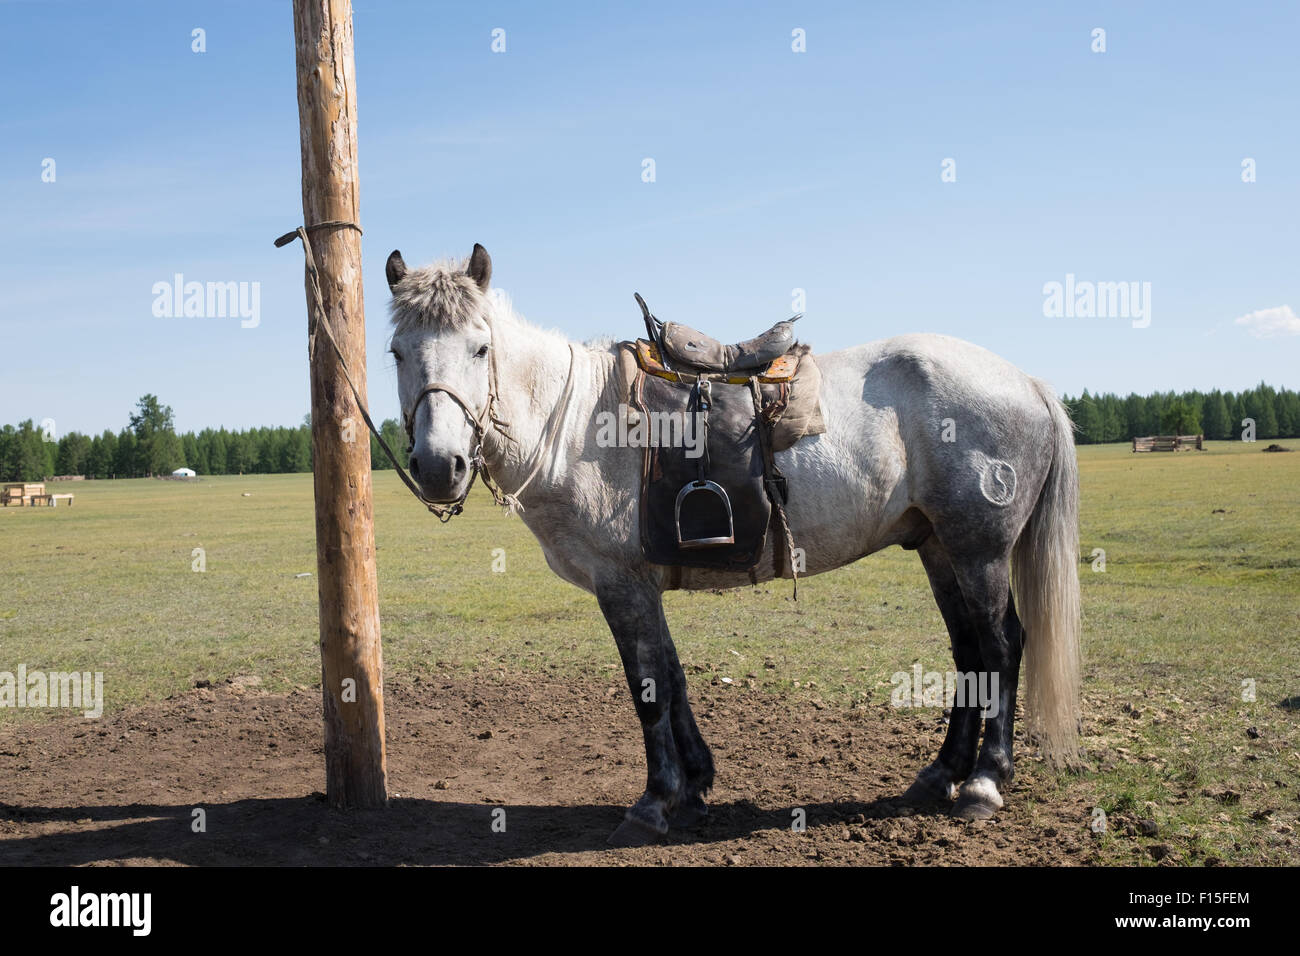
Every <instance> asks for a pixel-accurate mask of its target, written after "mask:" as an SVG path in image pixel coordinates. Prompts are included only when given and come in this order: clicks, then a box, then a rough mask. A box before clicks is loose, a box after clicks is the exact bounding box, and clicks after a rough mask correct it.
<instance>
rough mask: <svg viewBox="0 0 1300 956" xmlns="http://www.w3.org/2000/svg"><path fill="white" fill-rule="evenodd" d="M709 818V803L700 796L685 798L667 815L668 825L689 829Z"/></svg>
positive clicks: (679, 828)
mask: <svg viewBox="0 0 1300 956" xmlns="http://www.w3.org/2000/svg"><path fill="white" fill-rule="evenodd" d="M708 819H709V805H708V804H707V803H705V802H704V800H703V799H701V798H700V797H693V798H691V799H689V800H686V801H684V802H683V803H682V805H681V806H679V807H678V808H677V809H676V810H674V811H673V812H672V814H671V815H669V817H668V825H669V826H670V827H675V828H676V829H678V830H690V829H692V828H693V827H698V826H700V825H701V824H703V823H704V822H705V821H706V820H708Z"/></svg>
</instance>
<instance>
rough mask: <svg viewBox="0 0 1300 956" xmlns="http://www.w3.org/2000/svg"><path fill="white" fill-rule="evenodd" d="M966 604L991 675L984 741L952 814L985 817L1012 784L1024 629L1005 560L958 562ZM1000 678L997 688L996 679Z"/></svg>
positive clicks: (985, 683) (984, 685)
mask: <svg viewBox="0 0 1300 956" xmlns="http://www.w3.org/2000/svg"><path fill="white" fill-rule="evenodd" d="M954 568H955V571H956V573H957V578H958V581H959V582H960V585H961V589H962V594H963V595H964V596H965V598H966V607H967V608H968V610H969V612H970V619H971V621H972V624H973V625H974V630H975V634H976V636H977V637H978V639H979V650H980V658H981V659H982V661H983V667H984V668H985V669H986V671H987V677H985V676H984V675H981V677H982V678H983V679H982V681H981V683H980V697H981V698H982V697H984V696H985V694H986V693H987V695H988V698H989V699H988V700H981V703H982V704H983V705H984V708H985V709H984V743H983V745H982V746H981V747H980V753H979V758H978V760H977V761H976V763H975V771H974V773H973V774H971V775H970V776H969V777H967V778H966V782H965V783H964V784H962V787H961V792H960V794H959V796H958V799H957V805H956V806H955V807H954V808H953V815H954V816H957V817H960V818H962V819H966V820H983V819H987V818H988V817H991V816H993V814H994V813H996V812H997V811H998V810H1000V809H1001V808H1002V795H1001V794H1000V793H999V790H1000V789H1002V788H1003V787H1005V786H1006V785H1007V784H1008V783H1010V782H1011V778H1012V776H1013V775H1014V773H1015V765H1014V763H1013V761H1012V755H1011V747H1012V734H1013V731H1014V728H1015V719H1016V687H1017V684H1018V683H1019V680H1020V656H1021V652H1022V650H1023V648H1024V640H1025V632H1024V629H1023V628H1022V627H1021V626H1020V618H1018V617H1017V616H1016V609H1015V603H1014V602H1013V601H1012V598H1011V585H1010V570H1009V567H1008V560H1007V558H1006V557H1005V556H1004V557H1000V558H998V559H996V560H993V561H991V562H987V563H980V564H968V565H956V564H955V565H954ZM994 677H996V678H997V680H998V684H997V688H996V692H994V688H993V685H992V679H993V678H994Z"/></svg>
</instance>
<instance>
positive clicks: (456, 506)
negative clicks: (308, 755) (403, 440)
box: [398, 319, 577, 523]
mask: <svg viewBox="0 0 1300 956" xmlns="http://www.w3.org/2000/svg"><path fill="white" fill-rule="evenodd" d="M485 321H486V319H485ZM488 332H489V335H490V336H491V338H490V339H489V343H488V397H487V402H486V403H485V404H484V406H483V410H482V411H481V412H479V413H478V414H475V413H474V409H473V407H472V406H471V405H470V403H469V402H467V401H466V400H465V399H464V398H463V397H462V396H461V394H460V393H459V392H457V391H456V389H454V388H452V387H451V386H450V385H448V384H446V383H445V382H432V383H430V384H428V385H426V386H424V388H422V389H420V393H419V394H418V395H416V396H415V401H413V402H412V403H411V407H410V409H409V410H404V411H403V412H402V425H403V427H404V428H405V429H406V437H407V440H408V442H409V447H411V448H414V447H415V415H416V412H417V411H419V408H420V403H421V402H423V401H424V399H425V397H426V396H428V395H432V394H434V393H435V392H442V393H443V394H445V395H447V396H448V397H450V398H451V400H452V401H453V402H455V403H456V404H457V405H459V406H460V410H461V411H462V412H464V414H465V418H466V420H467V421H468V422H469V424H470V427H471V428H473V429H474V451H473V453H472V454H471V455H470V462H469V464H470V477H469V481H468V482H467V483H466V485H465V490H464V491H462V492H461V494H460V497H458V498H457V499H456V500H455V501H451V502H439V501H431V500H429V499H428V498H426V497H425V496H424V492H423V491H421V490H420V488H419V486H418V485H416V484H415V482H413V481H412V480H411V479H410V478H409V477H408V476H407V475H406V472H405V471H403V470H402V469H401V467H400V466H399V467H398V471H399V472H400V473H401V475H402V479H403V480H404V481H405V482H406V485H407V487H408V488H410V489H411V491H412V492H414V493H415V496H416V497H417V498H419V499H420V500H421V501H422V502H424V504H425V507H427V508H428V509H429V510H430V511H432V512H433V513H434V514H435V515H437V516H438V520H439V521H442V522H444V523H446V522H448V521H450V520H451V519H452V518H454V517H456V515H458V514H461V513H462V512H463V511H464V510H465V499H467V498H468V497H469V493H470V489H472V488H473V487H474V479H475V478H477V477H478V476H479V474H480V473H481V474H482V475H483V484H484V485H486V486H487V489H488V491H490V492H492V499H493V500H494V501H495V502H496V503H497V504H499V505H502V506H504V507H506V508H508V509H509V510H510V512H511V513H512V514H513V513H515V512H517V511H523V510H524V506H523V505H522V504H520V503H519V495H521V494H522V493H523V491H524V489H525V488H527V487H528V485H529V484H530V483H531V482H532V480H533V478H534V477H536V476H537V473H538V472H539V471H540V470H541V467H542V464H543V463H544V462H545V461H546V459H547V457H548V453H549V451H550V449H551V447H552V446H553V445H554V443H555V440H556V438H557V437H558V436H559V427H560V425H561V424H562V423H563V421H564V418H565V416H566V414H567V411H568V405H569V398H570V396H571V395H572V394H573V366H574V359H575V358H576V356H577V353H576V351H575V349H574V348H573V343H572V342H570V343H569V374H568V376H567V377H566V378H565V380H564V390H563V392H562V393H561V394H560V400H559V402H558V403H557V404H556V406H555V411H553V412H552V413H551V420H550V421H548V423H547V429H546V431H547V432H549V434H544V435H543V439H544V440H543V441H541V442H540V443H539V444H538V447H537V450H536V451H535V452H534V456H535V457H536V461H535V463H534V464H533V468H532V471H530V472H529V473H528V477H527V478H525V479H524V482H523V484H521V485H520V486H519V487H518V488H517V489H515V491H514V493H513V494H506V493H505V492H504V491H503V490H502V489H501V486H500V485H499V484H497V482H496V481H495V480H494V479H493V478H492V476H491V475H490V474H489V473H488V470H487V462H486V461H484V459H483V440H484V438H485V437H487V433H488V430H489V429H493V428H495V429H496V430H497V431H498V432H499V433H500V434H501V435H502V437H504V438H505V439H507V440H508V441H511V442H513V443H514V444H516V445H518V444H519V442H518V441H517V440H516V439H515V437H514V436H513V435H511V434H510V432H509V428H510V425H509V423H508V422H504V421H502V420H501V419H500V418H499V417H498V416H497V414H496V406H497V402H498V393H497V382H498V374H497V355H496V347H495V342H494V341H493V340H495V338H496V332H495V330H494V329H493V328H492V323H491V322H488ZM552 426H554V427H553V428H552Z"/></svg>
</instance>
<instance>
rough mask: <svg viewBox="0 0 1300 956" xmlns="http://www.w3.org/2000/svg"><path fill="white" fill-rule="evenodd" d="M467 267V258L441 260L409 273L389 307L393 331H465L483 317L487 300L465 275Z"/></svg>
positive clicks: (395, 292) (397, 289) (404, 277)
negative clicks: (476, 319)
mask: <svg viewBox="0 0 1300 956" xmlns="http://www.w3.org/2000/svg"><path fill="white" fill-rule="evenodd" d="M467 264H468V260H466V259H440V260H439V261H437V262H434V263H433V264H431V265H427V266H421V267H420V268H418V269H412V270H410V271H409V272H407V273H406V275H405V276H403V278H402V280H401V281H400V282H398V283H397V287H396V288H395V289H393V298H392V301H391V302H389V304H388V311H389V314H390V315H391V316H392V319H393V327H394V330H395V331H396V332H405V331H407V330H409V329H432V330H434V331H443V330H446V329H463V328H466V327H467V326H468V325H469V324H470V323H471V322H472V321H473V320H474V319H475V318H476V317H478V316H480V315H482V314H483V310H484V308H485V306H487V304H488V303H487V297H486V296H485V295H484V294H483V292H482V291H481V290H480V289H479V287H478V283H476V282H475V281H474V280H473V279H471V278H470V277H469V275H468V274H467V273H466V272H465V268H466V266H467Z"/></svg>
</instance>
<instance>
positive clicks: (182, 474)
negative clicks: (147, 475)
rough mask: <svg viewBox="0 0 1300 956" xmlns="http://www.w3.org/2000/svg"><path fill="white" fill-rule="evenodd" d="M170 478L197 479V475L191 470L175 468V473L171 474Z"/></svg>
mask: <svg viewBox="0 0 1300 956" xmlns="http://www.w3.org/2000/svg"><path fill="white" fill-rule="evenodd" d="M172 477H173V478H195V477H197V474H196V472H195V471H194V469H193V468H177V469H176V470H175V471H173V472H172Z"/></svg>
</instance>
